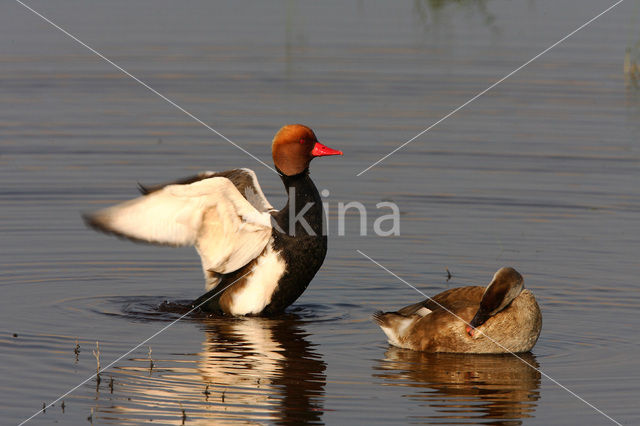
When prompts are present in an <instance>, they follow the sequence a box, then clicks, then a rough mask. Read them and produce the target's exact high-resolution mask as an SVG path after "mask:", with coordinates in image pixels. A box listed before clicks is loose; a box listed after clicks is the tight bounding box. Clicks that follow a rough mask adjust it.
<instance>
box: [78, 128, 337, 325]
mask: <svg viewBox="0 0 640 426" xmlns="http://www.w3.org/2000/svg"><path fill="white" fill-rule="evenodd" d="M271 152H272V157H273V163H274V166H275V169H276V171H277V172H278V174H279V175H280V178H281V180H282V183H283V184H284V187H285V189H286V191H287V195H288V198H287V203H286V205H285V206H284V208H282V209H281V210H276V209H274V208H273V206H272V205H271V204H270V203H269V201H268V200H267V198H266V197H265V195H264V193H263V192H262V189H261V187H260V184H259V182H258V179H257V176H256V174H255V172H254V171H253V170H251V169H247V168H241V169H232V170H227V171H222V172H212V171H207V172H202V173H199V174H197V175H195V176H191V177H188V178H184V179H181V180H178V181H175V182H171V183H167V184H161V185H155V186H142V185H139V190H140V192H141V193H142V195H141V196H140V197H138V198H135V199H132V200H129V201H125V202H122V203H119V204H116V205H114V206H111V207H107V208H105V209H102V210H98V211H96V212H93V213H87V214H84V215H83V218H84V221H85V223H86V224H87V225H88V226H89V227H90V228H93V229H95V230H97V231H101V232H104V233H106V234H112V235H115V236H117V237H121V238H125V239H128V240H132V241H134V242H142V243H148V244H156V245H168V246H194V247H195V249H196V251H197V253H198V254H199V255H200V259H201V262H202V269H203V271H204V276H205V291H206V293H205V294H204V295H202V296H201V297H199V298H197V299H196V300H194V301H193V302H192V303H191V305H190V306H191V307H192V308H193V309H198V310H200V311H203V312H205V313H210V314H218V315H230V316H253V315H255V316H272V315H277V314H280V313H282V312H284V310H285V308H287V307H288V306H289V305H291V304H292V303H293V302H295V301H296V300H297V299H298V298H299V297H300V295H302V293H303V292H304V290H305V289H306V288H307V286H308V285H309V283H310V282H311V280H312V279H313V277H314V276H315V274H316V272H318V270H319V269H320V267H321V266H322V263H323V262H324V259H325V256H326V253H327V236H326V232H323V215H324V211H323V207H322V200H321V198H320V194H319V193H318V189H317V188H316V186H315V184H314V183H313V181H312V180H311V177H310V176H309V163H310V162H311V160H313V159H314V158H316V157H323V156H330V155H342V151H339V150H335V149H332V148H329V147H327V146H326V145H323V144H322V143H320V142H319V141H318V139H317V137H316V135H315V133H314V132H313V130H312V129H311V128H309V127H307V126H305V125H302V124H291V125H286V126H283V127H282V128H281V129H280V130H278V132H277V133H276V135H275V137H274V138H273V142H272V145H271Z"/></svg>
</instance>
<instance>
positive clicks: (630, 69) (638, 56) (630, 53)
mask: <svg viewBox="0 0 640 426" xmlns="http://www.w3.org/2000/svg"><path fill="white" fill-rule="evenodd" d="M634 6H635V8H634V12H633V14H632V16H631V25H630V28H633V29H636V28H638V25H637V22H638V13H639V10H640V1H638V0H636V2H635V5H634ZM631 40H633V41H630V42H629V43H628V44H627V48H626V50H625V55H624V66H623V72H624V78H625V83H626V85H627V88H630V87H633V88H635V89H637V88H638V87H639V86H640V84H639V83H640V65H639V62H640V34H632V35H631Z"/></svg>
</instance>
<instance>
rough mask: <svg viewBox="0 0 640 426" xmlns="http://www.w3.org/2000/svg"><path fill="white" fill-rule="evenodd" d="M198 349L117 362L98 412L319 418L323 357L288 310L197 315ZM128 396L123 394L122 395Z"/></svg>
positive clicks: (122, 416)
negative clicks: (264, 314) (269, 314)
mask: <svg viewBox="0 0 640 426" xmlns="http://www.w3.org/2000/svg"><path fill="white" fill-rule="evenodd" d="M198 321H199V323H200V324H201V327H202V329H203V331H204V335H205V339H204V342H203V344H202V351H201V352H200V353H198V354H184V355H180V354H176V355H174V356H172V358H173V359H160V358H159V359H156V360H155V361H154V363H155V366H154V367H153V371H151V370H150V369H149V360H148V359H134V360H133V361H136V364H137V365H134V366H121V367H120V368H119V370H120V371H121V374H120V375H118V376H117V377H116V391H115V392H114V395H107V396H108V398H109V401H112V397H113V398H117V400H118V401H119V403H117V404H115V405H109V404H108V405H102V404H101V405H102V406H101V407H99V408H96V413H97V415H98V416H99V417H100V418H103V419H106V418H109V419H119V421H124V420H129V421H134V420H135V421H138V420H141V419H142V420H153V421H158V420H161V421H162V423H163V424H176V425H180V424H189V425H209V424H227V423H229V424H231V423H234V424H235V423H238V422H249V423H253V422H268V423H271V424H274V423H275V424H292V423H295V424H300V423H303V424H304V423H311V424H313V423H321V422H322V420H321V417H322V413H323V399H324V386H325V382H326V375H325V369H326V364H325V362H324V361H323V360H322V359H321V357H320V355H319V354H318V353H317V352H315V351H314V345H313V344H312V343H310V342H309V340H307V337H308V333H307V332H306V331H305V329H304V322H303V321H302V320H301V319H300V318H299V317H298V316H296V315H292V314H288V315H284V316H280V317H277V318H251V317H245V318H228V317H227V318H206V319H199V320H198ZM128 395H130V397H127V396H128ZM94 417H95V416H94Z"/></svg>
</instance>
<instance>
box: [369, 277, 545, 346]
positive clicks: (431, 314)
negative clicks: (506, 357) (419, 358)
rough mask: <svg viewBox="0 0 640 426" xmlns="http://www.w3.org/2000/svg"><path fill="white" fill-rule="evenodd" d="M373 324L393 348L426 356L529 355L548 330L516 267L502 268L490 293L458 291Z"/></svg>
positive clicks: (383, 314) (378, 314) (375, 317)
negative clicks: (543, 333)
mask: <svg viewBox="0 0 640 426" xmlns="http://www.w3.org/2000/svg"><path fill="white" fill-rule="evenodd" d="M373 320H374V321H375V322H376V323H377V324H378V325H379V326H380V328H382V331H383V332H384V333H385V334H386V335H387V338H388V341H389V343H390V344H391V345H393V346H397V347H399V348H404V349H411V350H414V351H423V352H451V353H476V354H491V353H521V352H529V351H530V350H531V349H532V348H533V347H534V345H535V344H536V342H537V341H538V337H539V336H540V331H541V329H542V313H541V312H540V307H539V306H538V303H537V302H536V298H535V297H534V295H533V293H532V292H531V291H530V290H529V289H525V288H524V278H523V277H522V275H520V273H519V272H518V271H516V270H515V269H514V268H511V267H504V268H500V269H499V270H498V271H497V272H496V273H495V274H494V275H493V278H492V279H491V281H490V282H489V284H488V285H487V286H486V288H485V287H482V286H466V287H458V288H452V289H449V290H446V291H444V292H442V293H439V294H437V295H436V296H434V297H432V298H428V299H426V300H424V301H422V302H418V303H414V304H412V305H409V306H405V307H404V308H402V309H400V310H398V311H396V312H382V311H378V312H376V313H374V314H373Z"/></svg>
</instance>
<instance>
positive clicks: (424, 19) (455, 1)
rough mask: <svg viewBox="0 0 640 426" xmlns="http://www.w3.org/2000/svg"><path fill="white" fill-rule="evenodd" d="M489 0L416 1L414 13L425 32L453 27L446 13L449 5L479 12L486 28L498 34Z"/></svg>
mask: <svg viewBox="0 0 640 426" xmlns="http://www.w3.org/2000/svg"><path fill="white" fill-rule="evenodd" d="M487 1H488V0H414V2H413V13H414V15H415V16H416V17H417V19H418V20H419V22H420V25H421V26H422V28H423V30H424V31H429V30H431V29H432V28H436V29H442V28H446V27H451V24H450V22H449V16H448V14H446V13H445V10H444V9H445V8H446V6H448V5H457V6H460V7H462V8H468V9H473V10H474V11H477V12H478V15H479V16H480V17H481V18H482V21H483V23H484V25H485V26H487V27H488V28H489V29H490V30H491V31H492V32H494V33H495V32H498V27H496V25H495V20H496V18H495V16H494V15H493V14H492V13H491V12H489V9H488V8H487Z"/></svg>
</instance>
